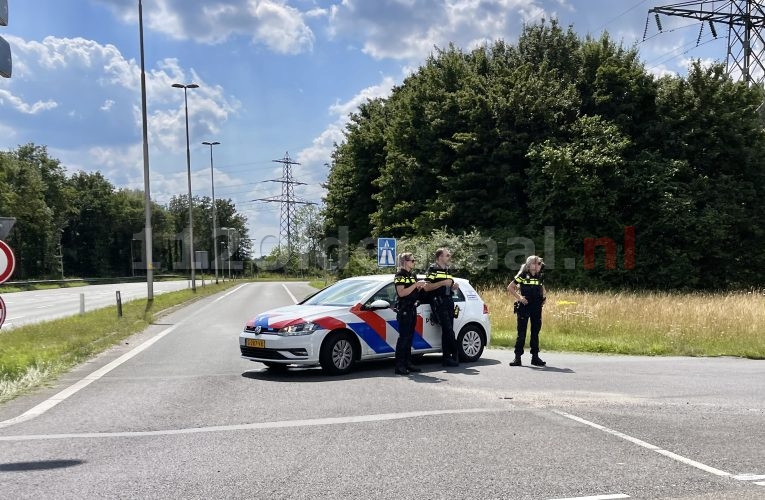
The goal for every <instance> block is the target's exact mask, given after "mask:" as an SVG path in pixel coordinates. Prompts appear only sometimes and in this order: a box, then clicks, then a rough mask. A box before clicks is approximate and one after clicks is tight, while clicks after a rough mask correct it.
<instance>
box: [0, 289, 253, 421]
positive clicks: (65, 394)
mask: <svg viewBox="0 0 765 500" xmlns="http://www.w3.org/2000/svg"><path fill="white" fill-rule="evenodd" d="M245 286H247V285H246V284H244V285H240V286H238V287H236V288H234V289H233V290H231V291H229V292H226V294H224V295H222V296H220V297H218V298H217V299H215V300H213V301H212V302H210V303H209V304H207V305H206V306H204V307H202V308H200V309H199V310H198V311H197V312H195V313H193V314H191V315H189V316H188V317H186V318H185V319H183V320H181V321H180V322H178V323H177V324H175V325H173V326H171V327H170V328H165V329H164V330H162V331H161V332H159V333H158V334H157V335H155V336H154V337H152V338H150V339H149V340H147V341H145V342H144V343H142V344H141V345H138V346H136V347H134V348H133V349H131V350H129V351H128V352H126V353H125V354H123V355H122V356H120V357H119V358H117V359H115V360H112V361H111V362H110V363H108V364H106V365H104V366H102V367H101V368H99V369H98V370H96V371H94V372H92V373H90V374H88V375H86V376H85V377H83V378H82V379H80V380H78V381H77V382H75V383H74V384H72V385H70V386H69V387H67V388H66V389H64V390H62V391H60V392H58V393H56V394H54V395H53V396H51V397H49V398H48V399H46V400H45V401H43V402H42V403H39V404H38V405H36V406H34V407H32V408H30V409H29V410H27V411H25V412H24V413H22V414H21V415H19V416H17V417H13V418H9V419H8V420H3V421H0V429H2V428H5V427H10V426H12V425H16V424H20V423H22V422H26V421H28V420H32V419H33V418H35V417H39V416H40V415H42V414H43V413H45V412H47V411H48V410H50V409H51V408H53V407H54V406H56V405H57V404H59V403H61V402H62V401H64V400H66V399H67V398H69V397H70V396H72V395H74V394H76V393H77V392H79V391H81V390H82V389H84V388H85V387H87V386H89V385H90V384H92V383H93V382H95V381H96V380H98V379H100V378H101V377H103V376H104V375H106V374H107V373H109V372H110V371H112V370H114V369H115V368H117V367H118V366H120V365H121V364H123V363H125V362H126V361H128V360H130V359H132V358H134V357H135V356H137V355H139V354H140V353H142V352H143V351H145V350H146V349H148V348H149V347H151V346H152V345H154V344H155V343H156V342H157V341H159V340H160V339H162V338H164V337H165V336H167V335H168V334H170V333H171V332H172V331H173V330H175V329H176V328H178V327H179V326H181V325H182V324H183V323H184V322H185V321H188V320H189V319H191V318H192V317H194V316H196V315H197V314H199V313H200V312H202V311H203V310H204V309H206V308H207V307H209V306H211V305H213V304H215V303H216V302H218V301H219V300H222V299H224V298H226V297H228V296H229V295H231V294H232V293H234V292H237V291H239V290H241V289H242V288H244V287H245Z"/></svg>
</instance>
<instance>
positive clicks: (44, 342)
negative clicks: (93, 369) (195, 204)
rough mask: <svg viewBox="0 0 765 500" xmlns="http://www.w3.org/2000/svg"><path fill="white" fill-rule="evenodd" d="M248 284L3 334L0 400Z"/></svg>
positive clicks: (109, 309)
mask: <svg viewBox="0 0 765 500" xmlns="http://www.w3.org/2000/svg"><path fill="white" fill-rule="evenodd" d="M241 283H242V281H227V282H225V283H223V282H221V283H219V284H218V285H207V286H205V287H197V291H196V293H194V292H192V291H191V290H181V291H178V292H170V293H163V294H160V295H155V296H154V301H153V303H152V304H151V305H150V306H149V305H148V304H147V301H146V300H145V299H144V300H133V301H130V302H126V303H124V304H123V305H122V318H118V317H117V307H116V306H111V307H106V308H103V309H99V310H96V311H91V312H88V313H85V314H84V315H82V316H72V317H69V318H63V319H57V320H53V321H46V322H44V323H37V324H33V325H25V326H20V327H18V328H13V329H11V330H6V331H2V330H0V402H3V401H8V400H9V399H13V398H14V397H16V396H18V395H19V394H22V393H23V392H25V391H27V390H29V389H32V388H34V387H37V386H39V385H40V384H42V383H44V382H47V381H49V380H52V379H53V378H55V377H56V376H57V375H59V374H61V373H63V372H65V371H67V370H69V369H70V368H72V367H73V366H75V365H77V364H78V363H81V362H82V361H85V360H86V359H88V358H90V357H91V356H93V355H95V354H97V353H99V352H101V351H104V350H105V349H107V348H109V347H111V346H113V345H114V344H117V343H118V342H120V341H121V340H123V339H125V338H127V337H129V336H130V335H133V334H134V333H137V332H140V331H142V330H144V329H145V328H146V327H147V326H149V324H151V322H152V321H153V320H154V318H155V317H156V316H157V315H158V314H160V313H161V312H162V311H165V310H167V309H169V308H170V307H173V306H177V305H180V304H183V303H186V302H189V301H191V300H196V299H200V298H202V297H206V296H209V295H213V294H215V293H218V292H220V291H222V290H226V289H227V288H231V287H233V286H236V285H239V284H241Z"/></svg>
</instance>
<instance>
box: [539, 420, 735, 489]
mask: <svg viewBox="0 0 765 500" xmlns="http://www.w3.org/2000/svg"><path fill="white" fill-rule="evenodd" d="M552 412H553V413H555V414H557V415H560V416H561V417H565V418H567V419H569V420H573V421H575V422H579V423H580V424H584V425H587V426H589V427H592V428H594V429H597V430H599V431H603V432H606V433H608V434H611V435H614V436H616V437H618V438H621V439H624V440H626V441H629V442H631V443H633V444H636V445H638V446H642V447H643V448H646V449H648V450H651V451H654V452H656V453H658V454H660V455H664V456H665V457H668V458H671V459H672V460H676V461H678V462H680V463H684V464H686V465H690V466H691V467H695V468H697V469H700V470H702V471H704V472H708V473H710V474H714V475H715V476H721V477H731V476H732V475H731V473H730V472H725V471H723V470H720V469H715V468H714V467H710V466H709V465H705V464H702V463H701V462H696V461H695V460H691V459H690V458H685V457H683V456H681V455H678V454H676V453H672V452H671V451H667V450H663V449H661V448H659V447H658V446H655V445H652V444H651V443H646V442H645V441H642V440H640V439H638V438H634V437H632V436H628V435H627V434H624V433H622V432H619V431H616V430H613V429H609V428H608V427H605V426H602V425H600V424H596V423H595V422H590V421H589V420H585V419H583V418H582V417H577V416H576V415H572V414H570V413H566V412H564V411H560V410H552Z"/></svg>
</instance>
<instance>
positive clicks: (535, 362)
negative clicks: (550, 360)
mask: <svg viewBox="0 0 765 500" xmlns="http://www.w3.org/2000/svg"><path fill="white" fill-rule="evenodd" d="M531 364H532V365H534V366H545V365H546V364H547V363H545V362H544V361H542V358H540V357H539V356H537V355H534V356H532V357H531Z"/></svg>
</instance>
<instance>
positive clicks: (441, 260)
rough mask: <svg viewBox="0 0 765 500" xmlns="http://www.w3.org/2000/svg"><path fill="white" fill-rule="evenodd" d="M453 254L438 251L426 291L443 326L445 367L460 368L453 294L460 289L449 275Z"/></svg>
mask: <svg viewBox="0 0 765 500" xmlns="http://www.w3.org/2000/svg"><path fill="white" fill-rule="evenodd" d="M451 258H452V254H451V252H450V251H449V249H448V248H439V249H438V250H436V261H435V263H434V264H432V265H431V266H430V267H429V268H428V272H427V273H426V274H425V281H426V282H427V284H426V285H425V289H424V290H425V291H426V292H428V296H429V298H430V308H431V310H432V311H433V314H434V315H435V316H436V318H437V319H438V322H439V324H440V325H441V350H442V352H443V358H442V362H443V365H444V366H459V364H460V361H459V359H460V358H459V352H458V346H457V340H456V339H455V338H454V299H453V298H452V294H453V292H454V291H455V290H457V289H458V288H459V286H458V285H457V283H456V282H455V281H454V278H453V277H452V275H451V274H450V273H449V265H450V264H451Z"/></svg>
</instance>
